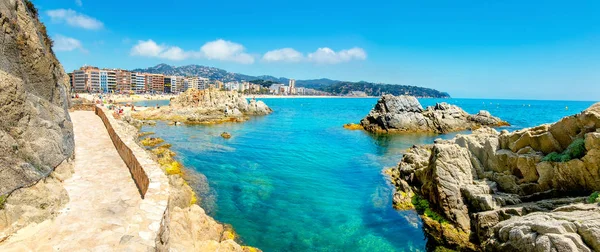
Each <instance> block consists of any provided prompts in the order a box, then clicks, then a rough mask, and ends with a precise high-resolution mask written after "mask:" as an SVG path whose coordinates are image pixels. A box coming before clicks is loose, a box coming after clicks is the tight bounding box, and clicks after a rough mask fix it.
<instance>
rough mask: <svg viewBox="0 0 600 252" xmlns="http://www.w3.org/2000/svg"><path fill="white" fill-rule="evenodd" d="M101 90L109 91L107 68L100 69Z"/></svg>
mask: <svg viewBox="0 0 600 252" xmlns="http://www.w3.org/2000/svg"><path fill="white" fill-rule="evenodd" d="M100 91H101V92H103V93H107V92H108V71H106V70H100Z"/></svg>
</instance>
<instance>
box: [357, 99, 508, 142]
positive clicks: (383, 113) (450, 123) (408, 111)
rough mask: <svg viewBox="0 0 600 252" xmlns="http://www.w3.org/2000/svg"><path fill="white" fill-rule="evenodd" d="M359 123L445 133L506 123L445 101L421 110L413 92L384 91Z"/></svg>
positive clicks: (388, 130)
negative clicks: (386, 93) (388, 93)
mask: <svg viewBox="0 0 600 252" xmlns="http://www.w3.org/2000/svg"><path fill="white" fill-rule="evenodd" d="M361 125H362V127H363V128H364V129H365V130H367V131H370V132H375V133H391V132H432V133H448V132H452V131H461V130H467V129H476V128H479V127H481V126H491V127H495V126H505V125H509V124H508V123H507V122H504V121H502V120H500V119H499V118H497V117H494V116H492V115H491V114H490V113H489V112H487V111H485V110H482V111H480V112H479V113H477V114H475V115H470V114H468V113H467V112H465V111H464V110H462V109H461V108H460V107H458V106H456V105H450V104H447V103H445V102H442V103H437V104H436V105H435V106H431V107H428V108H427V109H425V110H423V107H421V104H420V103H419V101H418V100H417V98H415V97H413V96H406V95H400V96H393V95H384V96H382V97H381V99H379V101H377V104H375V107H374V108H373V109H372V110H371V112H369V114H368V115H367V116H366V117H365V118H364V119H362V120H361Z"/></svg>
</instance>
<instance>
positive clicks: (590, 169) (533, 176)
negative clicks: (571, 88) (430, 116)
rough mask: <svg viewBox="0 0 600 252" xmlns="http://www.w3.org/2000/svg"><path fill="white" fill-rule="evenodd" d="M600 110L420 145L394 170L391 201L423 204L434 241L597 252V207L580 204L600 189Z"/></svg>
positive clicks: (479, 246)
mask: <svg viewBox="0 0 600 252" xmlns="http://www.w3.org/2000/svg"><path fill="white" fill-rule="evenodd" d="M599 108H600V103H598V104H595V105H594V106H592V107H591V108H589V109H587V110H585V111H583V112H581V113H579V114H577V115H573V116H569V117H565V118H563V119H561V120H560V121H558V122H556V123H554V124H549V125H541V126H537V127H533V128H528V129H523V130H519V131H515V132H512V133H509V132H506V131H503V132H501V133H499V132H497V131H495V130H493V129H491V128H481V129H477V130H475V131H473V133H471V134H469V135H460V134H459V135H457V136H456V137H455V138H454V139H451V140H436V142H435V143H434V144H433V145H424V146H414V147H413V148H411V149H410V150H409V151H408V152H407V153H406V154H405V155H404V157H403V158H402V161H401V162H400V163H399V164H398V166H397V167H396V168H394V169H392V170H390V171H388V173H389V174H390V175H391V178H392V182H393V184H394V185H395V186H396V190H397V191H396V193H395V195H394V203H395V206H396V207H398V208H402V209H407V208H410V207H411V206H413V205H411V203H415V202H417V203H418V205H417V206H414V207H417V209H418V210H419V211H421V212H420V213H421V215H422V217H423V220H424V227H425V231H426V232H427V233H428V234H429V235H430V236H431V238H432V239H431V241H436V242H439V243H441V244H443V245H445V246H449V247H452V248H455V249H460V250H490V251H506V250H514V251H598V237H600V228H599V227H600V207H599V206H598V205H597V203H594V204H582V202H586V201H587V196H588V195H589V194H590V193H591V192H594V191H600V161H599V160H600V113H598V110H599ZM440 109H443V110H448V109H451V108H450V107H447V106H445V105H443V106H441V107H440ZM480 114H481V113H480ZM574 150H577V152H575V151H574ZM581 151H583V152H581ZM551 156H560V157H561V158H560V160H558V161H557V160H554V159H551V158H550V157H551ZM415 199H426V200H427V202H428V204H424V203H422V202H419V200H416V201H415ZM424 205H425V206H427V209H422V208H423V206H424ZM419 207H420V208H421V209H419ZM438 215H439V216H438ZM432 216H434V217H433V218H432ZM435 216H437V217H435ZM461 232H463V233H464V235H451V236H450V238H449V237H448V235H447V234H461Z"/></svg>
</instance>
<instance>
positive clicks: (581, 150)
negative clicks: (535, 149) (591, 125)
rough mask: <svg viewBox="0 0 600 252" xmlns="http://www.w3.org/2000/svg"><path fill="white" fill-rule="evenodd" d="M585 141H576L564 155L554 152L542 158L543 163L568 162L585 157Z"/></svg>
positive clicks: (580, 139)
mask: <svg viewBox="0 0 600 252" xmlns="http://www.w3.org/2000/svg"><path fill="white" fill-rule="evenodd" d="M585 151H586V150H585V141H584V140H583V138H578V139H575V140H574V141H573V142H572V143H571V144H569V147H567V149H566V150H565V151H563V152H562V153H557V152H552V153H550V154H548V155H546V156H545V157H544V158H542V161H549V162H568V161H570V160H573V159H577V158H582V157H583V156H585Z"/></svg>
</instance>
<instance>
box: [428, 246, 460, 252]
mask: <svg viewBox="0 0 600 252" xmlns="http://www.w3.org/2000/svg"><path fill="white" fill-rule="evenodd" d="M455 251H456V250H452V249H449V248H444V247H441V246H440V247H436V248H435V250H433V252H455Z"/></svg>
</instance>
